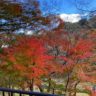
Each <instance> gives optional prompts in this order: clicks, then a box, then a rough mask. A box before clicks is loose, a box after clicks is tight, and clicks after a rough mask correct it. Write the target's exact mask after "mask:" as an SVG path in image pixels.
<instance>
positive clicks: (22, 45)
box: [1, 36, 52, 91]
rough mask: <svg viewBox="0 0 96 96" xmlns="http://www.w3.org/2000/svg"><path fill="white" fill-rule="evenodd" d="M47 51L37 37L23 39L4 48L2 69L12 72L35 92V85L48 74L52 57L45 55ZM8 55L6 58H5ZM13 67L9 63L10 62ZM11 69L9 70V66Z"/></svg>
mask: <svg viewBox="0 0 96 96" xmlns="http://www.w3.org/2000/svg"><path fill="white" fill-rule="evenodd" d="M45 52H46V49H45V48H44V45H43V43H42V41H41V40H39V39H38V38H36V37H26V36H24V37H21V38H18V39H17V42H16V43H15V44H13V46H11V47H8V48H4V53H3V54H2V55H1V57H2V59H1V60H3V59H5V60H4V61H2V67H1V68H3V67H4V66H5V67H4V70H6V67H7V70H8V71H11V73H12V72H14V71H15V73H16V74H17V76H19V77H21V78H23V79H24V80H25V81H26V82H27V84H28V88H30V90H32V91H33V85H34V83H35V84H38V82H39V83H40V82H41V77H43V76H46V74H47V73H48V72H47V71H48V70H46V69H48V68H47V67H50V66H48V64H47V62H48V60H50V59H51V58H52V57H51V56H49V55H46V54H45ZM5 54H6V56H5ZM7 60H8V61H9V62H10V63H11V65H10V64H9V63H8V61H7ZM7 65H8V66H10V67H11V69H8V66H7Z"/></svg>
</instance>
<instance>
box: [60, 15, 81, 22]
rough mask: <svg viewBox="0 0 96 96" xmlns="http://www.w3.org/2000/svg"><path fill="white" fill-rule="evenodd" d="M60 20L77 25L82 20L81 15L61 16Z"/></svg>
mask: <svg viewBox="0 0 96 96" xmlns="http://www.w3.org/2000/svg"><path fill="white" fill-rule="evenodd" d="M60 18H61V19H62V20H63V21H65V22H71V23H75V22H78V21H79V20H81V15H80V14H60Z"/></svg>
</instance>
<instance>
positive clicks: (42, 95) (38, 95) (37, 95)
mask: <svg viewBox="0 0 96 96" xmlns="http://www.w3.org/2000/svg"><path fill="white" fill-rule="evenodd" d="M0 92H1V93H2V94H1V95H0V96H6V94H5V92H7V93H9V95H8V96H15V95H14V94H15V93H17V94H19V95H18V96H22V95H24V94H25V95H27V96H57V95H54V94H45V93H39V92H30V91H22V90H14V89H7V88H0Z"/></svg>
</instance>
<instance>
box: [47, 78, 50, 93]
mask: <svg viewBox="0 0 96 96" xmlns="http://www.w3.org/2000/svg"><path fill="white" fill-rule="evenodd" d="M50 90H51V78H50V77H49V79H48V90H47V92H50Z"/></svg>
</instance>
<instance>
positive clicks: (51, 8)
mask: <svg viewBox="0 0 96 96" xmlns="http://www.w3.org/2000/svg"><path fill="white" fill-rule="evenodd" d="M18 1H19V0H18ZM20 1H23V2H24V1H27V2H28V0H20ZM30 1H31V0H30ZM38 1H39V2H40V8H41V10H42V11H43V12H47V11H48V12H54V13H59V14H63V13H65V14H75V13H79V12H80V10H77V8H76V6H75V4H74V3H75V1H76V0H38ZM77 1H78V2H79V3H80V4H81V5H83V6H81V7H84V6H85V4H86V2H87V3H88V4H86V5H88V6H85V8H86V9H88V10H89V9H92V8H93V9H94V8H95V9H96V0H77ZM54 2H55V3H54ZM82 2H83V3H82ZM46 5H47V7H46ZM47 9H48V10H47Z"/></svg>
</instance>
